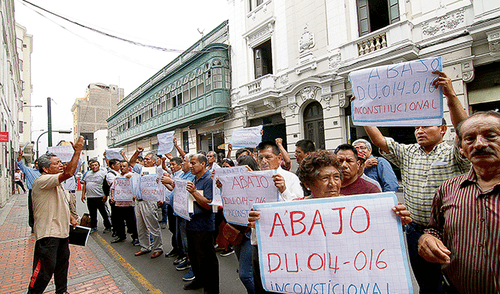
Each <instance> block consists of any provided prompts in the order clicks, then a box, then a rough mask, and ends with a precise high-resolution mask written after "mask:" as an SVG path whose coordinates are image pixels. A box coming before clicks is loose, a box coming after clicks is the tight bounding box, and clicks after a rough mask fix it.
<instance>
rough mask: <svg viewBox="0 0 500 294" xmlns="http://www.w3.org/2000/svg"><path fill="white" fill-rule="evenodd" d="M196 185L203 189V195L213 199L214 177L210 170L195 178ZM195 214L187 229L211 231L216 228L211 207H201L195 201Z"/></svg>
mask: <svg viewBox="0 0 500 294" xmlns="http://www.w3.org/2000/svg"><path fill="white" fill-rule="evenodd" d="M194 187H195V189H196V190H200V191H203V196H204V197H205V198H207V199H208V200H212V199H213V190H212V179H211V178H210V171H207V172H205V173H204V174H203V175H202V176H201V177H200V178H199V179H195V180H194ZM193 210H194V212H193V214H192V215H191V220H190V221H188V223H187V225H186V229H187V230H190V231H203V232H206V231H208V232H211V231H214V230H215V214H214V213H213V211H212V207H210V209H208V210H207V209H205V208H203V207H201V205H199V204H198V203H197V202H194V203H193Z"/></svg>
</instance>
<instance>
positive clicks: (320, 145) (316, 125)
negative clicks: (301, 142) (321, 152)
mask: <svg viewBox="0 0 500 294" xmlns="http://www.w3.org/2000/svg"><path fill="white" fill-rule="evenodd" d="M304 132H305V139H307V140H311V141H313V142H314V145H316V148H317V149H325V128H324V120H323V107H321V104H319V102H316V101H315V102H312V103H310V104H309V105H307V106H306V108H305V109H304Z"/></svg>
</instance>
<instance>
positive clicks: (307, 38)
mask: <svg viewBox="0 0 500 294" xmlns="http://www.w3.org/2000/svg"><path fill="white" fill-rule="evenodd" d="M315 44H316V43H315V41H314V34H313V33H311V32H310V31H309V30H308V29H307V24H306V26H305V27H304V32H303V33H302V36H301V37H300V40H299V52H300V53H302V52H304V51H306V50H311V49H312V48H313V47H314V45H315Z"/></svg>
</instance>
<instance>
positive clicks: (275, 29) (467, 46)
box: [224, 0, 500, 152]
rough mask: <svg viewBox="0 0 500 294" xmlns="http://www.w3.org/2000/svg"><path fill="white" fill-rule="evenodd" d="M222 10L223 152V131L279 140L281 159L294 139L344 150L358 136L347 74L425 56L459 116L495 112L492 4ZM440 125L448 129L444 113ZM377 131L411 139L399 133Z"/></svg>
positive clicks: (398, 1) (258, 2)
mask: <svg viewBox="0 0 500 294" xmlns="http://www.w3.org/2000/svg"><path fill="white" fill-rule="evenodd" d="M228 3H229V5H230V17H229V43H230V45H231V51H230V54H231V56H230V58H231V66H232V85H233V87H232V91H231V103H232V109H233V111H232V113H231V115H230V116H229V119H227V120H226V121H225V124H224V129H225V140H226V142H227V141H229V139H230V137H231V133H232V130H234V129H237V128H242V127H248V126H255V125H259V124H262V125H264V139H272V138H275V137H282V138H283V139H284V140H285V141H286V143H287V147H288V151H289V152H293V150H294V149H295V147H294V145H295V143H296V142H297V141H298V140H301V139H311V140H313V141H314V142H315V144H316V147H317V148H324V149H334V148H335V147H336V146H338V145H339V144H341V143H345V142H352V141H353V140H354V139H356V138H359V137H363V136H365V135H366V134H365V133H364V131H363V128H362V127H355V126H353V125H352V120H351V108H350V98H351V97H352V91H351V86H350V83H349V80H348V75H349V73H350V72H352V71H354V70H358V69H363V68H367V67H373V66H379V65H386V64H392V63H399V62H404V61H409V60H416V59H422V58H427V57H432V56H442V57H443V68H444V71H445V72H446V73H447V74H448V75H449V76H450V77H451V79H452V81H453V86H454V89H455V91H456V93H457V95H458V97H459V99H460V101H461V102H462V105H463V106H464V107H465V108H466V109H467V111H468V112H471V111H475V110H485V109H498V108H500V106H499V105H500V87H499V85H500V83H498V82H499V81H498V78H497V77H498V76H499V75H498V74H500V72H499V70H498V68H499V65H500V63H499V61H500V2H498V1H493V0H479V1H473V3H471V1H461V0H459V1H447V0H441V1H428V0H424V1H403V0H376V1H372V0H346V1H331V0H327V1H323V0H321V1H320V0H308V1H295V0H288V1H285V0H232V1H228ZM478 77H481V78H480V79H478ZM444 105H445V107H446V103H445V104H444ZM445 118H447V121H448V123H449V124H451V121H450V119H449V114H448V113H447V109H446V108H445ZM405 129H406V130H405ZM382 131H383V133H384V134H386V135H391V136H394V135H398V134H399V133H402V134H406V136H407V137H411V136H412V130H408V129H407V128H390V129H382ZM453 135H454V134H453V130H452V132H448V134H447V137H446V139H447V140H451V139H452V138H453Z"/></svg>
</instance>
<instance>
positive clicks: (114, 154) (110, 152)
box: [104, 148, 125, 160]
mask: <svg viewBox="0 0 500 294" xmlns="http://www.w3.org/2000/svg"><path fill="white" fill-rule="evenodd" d="M122 150H123V148H111V149H106V150H104V151H106V159H108V160H111V159H118V160H124V159H125V158H123V156H122V155H121V154H120V151H122Z"/></svg>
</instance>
